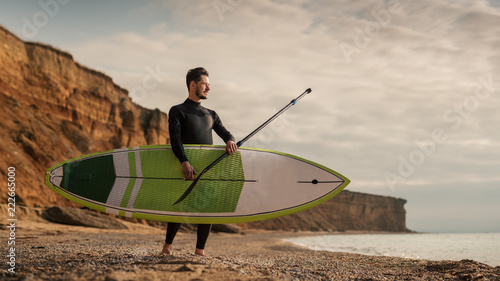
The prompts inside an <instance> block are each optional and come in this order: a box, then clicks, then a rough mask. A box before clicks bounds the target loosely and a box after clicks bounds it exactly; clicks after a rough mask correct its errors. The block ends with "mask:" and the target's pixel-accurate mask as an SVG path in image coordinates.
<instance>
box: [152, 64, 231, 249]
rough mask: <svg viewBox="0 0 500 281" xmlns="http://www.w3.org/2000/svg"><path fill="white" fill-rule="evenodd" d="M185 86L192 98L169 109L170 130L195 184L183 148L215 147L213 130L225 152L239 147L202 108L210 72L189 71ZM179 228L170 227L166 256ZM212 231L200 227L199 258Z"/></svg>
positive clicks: (212, 114)
mask: <svg viewBox="0 0 500 281" xmlns="http://www.w3.org/2000/svg"><path fill="white" fill-rule="evenodd" d="M186 85H187V87H188V92H189V96H188V98H187V99H186V100H185V101H184V103H182V104H179V105H176V106H173V107H172V108H171V109H170V111H169V113H168V117H169V127H168V128H169V133H170V143H171V145H172V150H173V152H174V154H175V156H177V158H178V159H179V161H180V163H181V165H182V173H183V174H184V179H186V180H193V179H194V175H196V174H197V172H196V170H195V169H194V168H193V166H191V164H190V163H189V160H188V158H187V157H186V154H185V153H184V147H183V144H213V140H212V130H214V131H215V132H216V133H217V135H218V136H219V137H221V138H222V139H223V140H224V142H225V143H226V151H227V152H229V154H233V153H235V152H236V150H238V146H237V145H236V143H235V142H234V137H233V135H231V133H230V132H229V131H228V130H226V128H225V127H224V126H223V125H222V122H221V120H220V118H219V116H218V115H217V113H215V111H213V110H210V109H208V108H205V107H203V106H201V100H204V99H207V97H208V93H209V91H210V82H209V79H208V72H207V71H206V70H205V69H204V68H202V67H198V68H194V69H190V70H189V71H188V73H187V75H186ZM180 226H181V224H180V223H171V222H169V223H168V224H167V234H166V237H165V244H164V245H163V250H162V253H163V254H167V255H171V254H172V242H173V241H174V238H175V235H176V234H177V231H178V230H179V228H180ZM211 228H212V225H211V224H198V230H197V241H196V250H195V254H196V255H200V256H205V250H204V249H205V244H206V242H207V239H208V235H209V234H210V230H211Z"/></svg>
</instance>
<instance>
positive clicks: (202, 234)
mask: <svg viewBox="0 0 500 281" xmlns="http://www.w3.org/2000/svg"><path fill="white" fill-rule="evenodd" d="M211 229H212V225H211V224H198V231H197V240H196V250H195V251H194V253H195V254H196V255H199V256H206V255H205V244H206V243H207V239H208V235H209V234H210V230H211Z"/></svg>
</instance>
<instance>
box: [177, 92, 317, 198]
mask: <svg viewBox="0 0 500 281" xmlns="http://www.w3.org/2000/svg"><path fill="white" fill-rule="evenodd" d="M310 92H311V88H308V89H307V90H305V91H304V92H303V93H302V94H301V95H300V96H298V97H297V98H295V99H293V100H292V101H291V102H290V103H289V104H288V105H287V106H285V107H283V108H282V109H281V110H280V111H278V112H277V113H276V114H274V115H273V117H271V118H269V119H268V120H267V121H266V122H264V123H263V124H262V125H260V126H259V127H258V128H257V129H255V130H254V131H253V132H251V133H250V134H249V135H248V136H246V137H245V138H244V139H242V140H240V141H239V142H238V143H236V146H238V147H240V146H241V145H242V144H243V143H244V142H246V141H247V140H248V139H249V138H251V137H253V136H254V135H255V134H257V133H258V132H259V131H260V130H262V128H264V127H265V126H267V125H268V124H269V123H271V122H272V121H273V120H274V119H276V118H277V117H278V116H280V115H281V114H282V113H283V112H285V111H286V110H287V109H288V108H290V107H291V106H292V105H295V104H296V103H297V102H298V101H299V100H300V99H301V98H302V97H303V96H305V95H307V94H309V93H310ZM228 155H229V153H228V152H226V153H224V154H222V155H221V156H220V157H219V158H217V159H216V160H215V161H214V162H212V163H211V164H210V165H208V166H207V167H206V168H205V169H203V171H201V173H199V174H198V176H197V177H196V178H195V179H194V181H193V183H191V185H190V186H189V187H188V189H187V190H186V191H185V192H184V194H182V196H181V197H180V198H179V199H178V200H177V201H175V203H174V204H173V205H176V204H178V203H180V202H182V200H184V199H185V198H186V197H187V196H188V195H189V194H190V193H191V191H193V189H194V187H195V186H196V184H197V183H198V181H199V180H200V178H201V176H203V174H205V173H206V172H208V170H210V169H212V167H213V166H215V165H217V163H219V162H220V161H221V160H222V159H224V158H226V157H227V156H228Z"/></svg>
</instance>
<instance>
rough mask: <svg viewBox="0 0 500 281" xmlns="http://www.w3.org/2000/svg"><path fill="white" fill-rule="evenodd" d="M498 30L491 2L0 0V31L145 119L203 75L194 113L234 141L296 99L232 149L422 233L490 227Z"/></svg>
mask: <svg viewBox="0 0 500 281" xmlns="http://www.w3.org/2000/svg"><path fill="white" fill-rule="evenodd" d="M499 22H500V1H499V0H490V1H486V0H480V1H465V0H459V1H457V0H421V1H410V0H389V1H383V0H365V1H347V0H345V1H327V0H323V1H306V0H292V1H279V0H276V1H272V0H258V1H249V0H207V1H201V0H200V1H160V0H151V1H130V0H125V1H81V0H39V1H7V0H0V24H1V25H3V26H4V27H6V28H7V29H9V30H10V31H11V32H13V33H14V34H16V35H17V36H18V37H20V38H22V39H23V40H25V41H36V42H42V43H45V44H49V45H52V46H54V47H56V48H58V49H61V50H64V51H67V52H69V53H71V54H72V55H73V57H74V59H75V60H76V61H77V62H79V63H80V64H82V65H85V66H87V67H89V68H92V69H96V70H99V71H101V72H103V73H105V74H107V75H108V76H110V77H111V78H112V79H113V80H114V81H115V83H117V84H118V85H120V86H121V87H123V88H125V89H127V90H128V91H129V95H130V97H131V98H132V100H133V101H134V102H136V103H138V104H140V105H142V106H144V107H146V108H150V109H154V108H158V109H160V110H162V111H163V112H168V110H169V109H170V107H171V106H172V105H175V104H179V103H181V102H182V101H184V99H185V98H186V97H187V90H186V86H185V75H186V72H187V70H188V69H190V68H194V67H198V66H203V67H205V68H206V69H207V70H208V71H209V72H210V82H211V91H210V94H209V98H208V100H206V101H204V102H203V105H204V106H206V107H208V108H211V109H214V110H215V111H217V113H218V114H219V116H220V117H221V119H222V120H223V123H224V125H225V126H226V128H228V129H229V130H230V131H231V132H232V133H233V135H234V136H235V138H236V139H237V140H240V139H242V138H244V137H245V136H246V135H247V134H249V133H250V132H251V131H253V130H254V129H255V128H257V127H258V126H259V125H260V124H261V123H263V122H264V121H266V120H267V119H268V118H269V117H271V116H272V115H273V114H274V113H276V112H277V111H278V110H279V109H281V108H282V107H284V106H285V105H287V104H288V103H289V102H290V101H291V100H292V99H293V98H295V97H297V96H298V95H300V94H301V93H302V92H304V91H305V89H307V88H311V89H312V93H311V94H309V95H307V96H305V97H304V98H303V99H302V100H300V102H299V103H297V104H296V105H295V106H293V107H291V108H290V109H288V110H287V111H286V113H285V114H283V115H282V116H281V117H280V118H279V119H277V120H275V121H274V122H273V123H271V124H270V125H269V126H268V127H266V128H265V129H264V130H263V131H261V132H260V133H259V134H257V135H255V136H254V137H253V138H252V139H250V140H249V141H248V142H246V143H245V144H244V146H247V147H258V148H264V149H272V150H277V151H281V152H286V153H290V154H293V155H297V156H300V157H303V158H306V159H309V160H312V161H314V162H317V163H319V164H322V165H324V166H327V167H329V168H331V169H333V170H335V171H337V172H339V173H341V174H343V175H344V176H346V177H347V178H349V179H350V180H351V183H350V185H349V186H348V187H347V190H350V191H356V192H364V193H370V194H377V195H384V196H392V197H397V198H404V199H406V200H407V203H406V205H405V208H406V211H407V213H406V220H407V221H406V222H407V227H408V228H410V229H412V230H415V231H422V232H500V204H499V199H500V142H499V141H500V131H499V130H498V121H499V120H500V111H499V110H498V108H499V107H500V52H499V50H500V25H499V24H498V23H499ZM214 141H215V143H216V144H222V141H220V140H218V139H216V138H215V139H214ZM276 172H277V173H279V170H277V171H276Z"/></svg>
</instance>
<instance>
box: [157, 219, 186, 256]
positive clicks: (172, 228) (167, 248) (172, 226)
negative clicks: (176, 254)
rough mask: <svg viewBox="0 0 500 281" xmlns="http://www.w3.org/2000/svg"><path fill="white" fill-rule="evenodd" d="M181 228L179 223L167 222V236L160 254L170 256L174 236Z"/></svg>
mask: <svg viewBox="0 0 500 281" xmlns="http://www.w3.org/2000/svg"><path fill="white" fill-rule="evenodd" d="M180 227H181V224H180V223H174V222H169V223H168V224H167V234H166V236H165V244H164V245H163V250H162V251H161V253H162V254H165V255H171V254H172V243H173V242H174V238H175V235H176V234H177V231H178V230H179V228H180Z"/></svg>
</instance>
